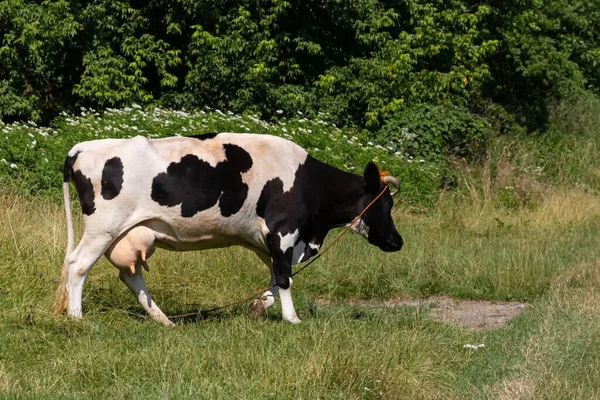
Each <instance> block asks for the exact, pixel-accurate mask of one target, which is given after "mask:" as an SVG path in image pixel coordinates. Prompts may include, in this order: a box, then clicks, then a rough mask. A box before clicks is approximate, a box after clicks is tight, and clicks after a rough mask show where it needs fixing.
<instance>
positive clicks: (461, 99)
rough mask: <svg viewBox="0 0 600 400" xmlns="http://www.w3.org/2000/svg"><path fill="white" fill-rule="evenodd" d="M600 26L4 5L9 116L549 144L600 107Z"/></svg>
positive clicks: (479, 16) (546, 19)
mask: <svg viewBox="0 0 600 400" xmlns="http://www.w3.org/2000/svg"><path fill="white" fill-rule="evenodd" d="M599 21H600V0H586V1H583V0H576V1H571V2H568V3H564V2H561V1H559V0H535V1H534V0H521V1H518V2H505V1H497V0H487V1H484V2H478V3H473V2H471V1H467V0H449V1H442V0H411V1H407V2H388V1H382V0H356V1H352V2H339V1H334V0H319V1H314V0H308V1H303V2H287V1H284V0H271V1H269V2H257V1H255V0H254V1H252V0H237V1H233V0H216V1H215V0H210V1H209V0H180V1H177V2H174V1H167V0H151V1H147V2H142V1H124V0H111V1H108V0H98V1H94V2H88V1H66V0H45V1H36V2H33V1H27V0H5V1H2V2H0V37H1V38H2V39H1V43H0V117H1V118H2V119H3V120H4V121H9V120H15V119H20V120H28V119H31V120H34V121H38V122H39V121H42V122H48V121H50V120H51V118H52V117H53V116H55V115H57V113H59V112H60V111H62V110H68V111H69V110H70V111H74V110H78V109H79V107H80V106H86V107H94V108H105V107H115V106H123V105H127V104H131V103H132V102H138V103H148V102H160V103H162V104H163V105H166V106H169V107H173V108H177V109H182V108H186V109H191V108H197V107H199V108H202V107H205V106H209V107H213V108H221V109H224V110H232V111H234V112H236V113H241V112H245V111H250V112H253V113H258V114H259V115H260V116H261V117H262V118H267V119H269V118H271V117H277V116H287V117H290V116H292V115H295V113H296V111H302V112H304V113H305V114H309V115H312V116H316V115H317V114H318V113H319V112H321V113H324V114H325V115H326V116H323V117H321V118H326V119H327V120H328V121H329V122H335V123H336V124H338V125H353V126H356V127H358V128H366V129H368V130H369V132H370V134H371V136H372V138H375V137H376V132H378V131H379V129H381V127H383V126H384V125H386V123H387V124H388V125H387V126H388V127H387V128H386V129H384V130H382V132H385V131H386V130H388V131H389V128H390V127H393V126H394V127H395V126H397V125H398V123H399V121H401V120H402V119H403V118H405V117H403V116H410V115H412V114H414V113H415V112H417V111H415V110H419V109H422V108H423V105H424V104H427V105H433V106H444V107H448V106H450V105H451V106H456V107H460V108H461V110H469V111H468V112H470V113H473V114H476V115H479V116H481V117H482V118H484V119H486V120H488V121H489V123H491V124H492V125H493V126H497V127H499V128H500V129H501V130H509V131H511V130H514V128H515V127H517V128H518V126H524V127H527V128H528V129H530V130H538V129H543V128H545V127H546V125H547V123H548V121H549V113H550V112H551V111H552V109H553V107H554V106H555V105H556V104H559V103H560V102H561V101H562V99H564V98H565V97H566V96H567V95H569V93H574V92H576V91H580V92H584V93H588V95H589V96H591V97H592V98H597V97H595V96H597V95H598V94H599V90H600V68H598V66H599V65H600V22H599ZM462 112H463V111H461V113H462ZM417 113H418V112H417ZM434 114H435V113H434ZM415 115H416V114H415ZM437 117H439V118H442V120H435V121H432V124H433V125H434V126H438V127H439V126H441V124H443V123H444V122H443V118H444V115H443V113H440V114H435V115H433V116H432V118H437ZM465 118H467V120H471V121H476V120H479V119H478V118H477V117H465ZM409 119H410V118H409ZM465 121H466V120H465ZM460 125H461V124H460V123H459V124H457V125H455V126H457V127H459V126H460ZM442 131H444V130H443V129H442V130H438V131H437V132H436V133H431V134H430V135H431V137H437V136H438V135H439V134H441V133H440V132H442ZM445 132H447V133H443V135H445V136H444V138H443V141H444V143H446V144H447V146H448V148H449V149H453V148H454V147H459V148H460V151H459V153H464V154H467V155H468V154H470V153H473V154H478V153H479V149H474V150H473V149H469V148H467V147H468V143H466V142H465V141H464V140H463V139H464V138H465V137H469V135H470V134H466V136H465V135H464V134H463V135H459V137H457V138H456V140H455V137H454V136H453V133H451V132H453V131H452V130H446V131H445ZM436 140H437V139H436ZM425 141H426V139H425V138H420V139H419V140H418V143H419V145H420V146H421V145H425ZM478 143H479V142H478ZM481 143H483V142H481ZM466 145H467V147H465V146H466ZM426 146H430V147H433V148H435V147H436V146H437V144H436V143H429V144H426ZM432 151H434V152H437V150H432Z"/></svg>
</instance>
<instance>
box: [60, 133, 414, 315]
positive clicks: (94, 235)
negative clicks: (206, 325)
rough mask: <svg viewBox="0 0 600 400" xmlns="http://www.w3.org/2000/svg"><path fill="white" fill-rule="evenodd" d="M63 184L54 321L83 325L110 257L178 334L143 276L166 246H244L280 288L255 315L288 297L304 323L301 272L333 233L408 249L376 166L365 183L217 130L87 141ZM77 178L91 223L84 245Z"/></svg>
mask: <svg viewBox="0 0 600 400" xmlns="http://www.w3.org/2000/svg"><path fill="white" fill-rule="evenodd" d="M63 175H64V179H63V195H64V204H65V213H66V220H67V235H68V243H67V250H66V256H65V261H64V263H63V267H62V272H61V278H60V284H59V288H58V289H57V295H56V304H55V313H56V314H60V313H62V312H64V311H65V310H66V311H67V313H68V315H69V316H72V317H75V318H81V316H82V306H81V297H82V290H83V284H84V282H85V280H86V277H87V276H88V274H89V272H90V269H91V268H92V266H93V265H94V264H95V263H96V262H97V261H98V260H99V258H100V257H102V255H103V254H104V255H105V256H106V257H107V258H108V259H109V260H110V262H111V263H113V264H114V265H115V266H116V267H117V268H118V269H119V271H120V272H119V278H120V279H121V280H122V281H123V282H124V283H125V285H127V287H128V288H129V289H130V291H131V292H132V293H133V294H134V295H135V297H136V298H137V299H138V301H139V302H140V304H141V305H142V307H143V308H144V309H145V310H146V312H147V313H148V314H149V315H150V317H151V318H152V319H153V320H154V321H156V322H158V323H161V324H163V325H165V326H172V325H173V324H172V322H171V321H170V320H169V319H168V318H167V316H166V315H165V314H164V313H163V312H162V311H161V310H160V308H159V307H158V305H156V303H155V302H154V301H153V300H152V297H151V296H150V293H149V292H148V288H147V287H146V283H145V281H144V278H143V275H142V268H145V269H146V270H148V264H147V259H148V257H150V256H151V255H152V253H153V252H154V250H155V248H156V247H159V248H164V249H168V250H174V251H189V250H203V249H209V248H220V247H228V246H233V245H238V246H243V247H245V248H247V249H250V250H252V251H253V252H254V253H256V255H258V257H259V258H260V259H261V260H262V261H263V262H264V263H265V264H267V266H268V267H269V269H270V271H271V285H274V286H273V287H272V288H271V289H270V290H268V291H266V292H264V293H263V294H262V296H259V298H258V299H257V300H256V301H255V302H254V303H253V305H252V306H251V307H254V309H258V310H261V309H268V308H269V307H271V306H273V304H274V303H275V298H276V297H277V296H279V299H280V302H281V313H282V317H283V319H284V320H285V321H289V322H291V323H299V322H300V319H299V318H298V316H297V315H296V311H295V309H294V305H293V303H292V297H291V288H292V284H293V281H292V278H291V274H292V265H295V264H297V263H301V262H303V261H306V260H308V259H309V258H311V257H313V256H314V255H316V254H317V253H318V252H319V250H320V248H321V245H322V244H323V241H324V239H325V236H326V235H327V233H328V232H329V231H330V230H331V229H333V228H336V227H343V226H349V225H351V228H352V229H353V230H354V231H355V232H357V233H359V234H360V235H362V236H364V237H365V238H366V239H367V240H368V242H369V243H371V244H373V245H375V246H377V247H379V248H380V249H381V250H383V251H385V252H393V251H398V250H400V249H401V248H402V245H403V243H404V240H403V238H402V236H400V234H399V233H398V231H397V230H396V227H395V225H394V222H393V220H392V217H391V210H392V205H393V201H392V195H393V193H392V192H390V189H389V188H388V184H391V185H392V186H395V188H396V189H397V188H398V187H399V181H398V179H397V178H394V177H393V176H391V175H387V176H383V175H381V174H380V171H379V169H378V168H377V166H376V165H375V164H374V163H371V162H370V163H368V164H367V165H366V167H365V169H364V173H363V175H362V176H359V175H354V174H351V173H348V172H344V171H342V170H339V169H337V168H335V167H333V166H330V165H328V164H326V163H323V162H321V161H319V160H317V159H315V158H313V157H311V156H310V155H309V154H308V153H307V152H306V151H305V150H304V149H303V148H302V147H300V146H298V145H296V144H295V143H293V142H291V141H288V140H286V139H283V138H280V137H276V136H270V135H261V134H241V133H210V134H203V135H196V136H187V137H184V136H175V137H168V138H162V139H148V138H146V137H142V136H136V137H133V138H129V139H103V140H93V141H89V142H82V143H79V144H76V145H75V146H74V147H73V148H72V149H71V150H70V151H69V152H68V155H67V157H66V160H65V164H64V172H63ZM71 181H73V182H74V186H75V188H76V190H77V194H78V197H79V200H80V204H81V211H82V213H83V220H84V226H85V229H84V232H83V235H82V237H81V240H80V242H79V244H78V245H77V247H76V248H74V244H75V241H74V231H73V221H72V215H71V205H70V192H69V186H70V182H71ZM396 191H397V190H396ZM382 192H383V195H381V196H380V197H379V198H378V199H377V200H376V201H375V202H374V203H373V204H372V205H371V206H370V207H369V209H368V210H367V211H366V212H365V213H364V214H363V215H362V217H361V218H360V219H358V220H356V221H353V220H354V219H355V217H357V216H358V215H359V214H360V213H361V211H362V210H363V209H365V207H367V205H368V204H369V203H371V202H372V201H373V200H374V199H376V198H377V196H378V195H379V194H381V193H382Z"/></svg>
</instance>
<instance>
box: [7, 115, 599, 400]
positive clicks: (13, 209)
mask: <svg viewBox="0 0 600 400" xmlns="http://www.w3.org/2000/svg"><path fill="white" fill-rule="evenodd" d="M84 112H85V110H84ZM280 122H281V123H277V124H267V123H265V122H264V121H260V120H258V119H257V118H255V117H253V116H248V115H246V116H237V115H233V114H223V113H220V112H218V111H213V112H207V113H199V114H193V115H191V114H185V113H181V112H173V111H167V110H160V109H152V110H141V109H139V108H131V109H125V110H108V111H107V112H106V113H105V114H104V115H98V114H96V113H90V112H87V115H84V116H82V117H80V118H70V117H67V116H65V117H64V118H63V119H62V120H61V121H58V122H56V123H55V125H54V127H53V129H52V130H49V129H44V128H38V127H34V126H29V125H26V124H14V125H1V126H0V128H1V129H0V131H1V132H2V133H1V134H0V221H1V222H0V310H2V311H1V312H0V398H9V399H19V398H31V399H38V398H47V399H55V398H67V399H68V398H84V397H86V398H100V399H103V398H108V399H120V398H123V399H137V398H207V399H213V398H223V399H231V398H240V399H255V398H256V399H263V398H277V399H281V398H298V399H318V398H321V399H348V398H356V399H378V398H384V399H440V398H441V399H517V398H518V399H544V398H546V399H563V398H564V399H590V398H600V356H599V354H600V335H599V334H598V332H600V317H599V315H600V272H599V271H600V261H599V260H600V247H599V246H598V239H599V236H600V232H599V230H600V196H599V195H598V193H599V192H598V191H599V188H600V186H599V185H600V178H599V177H600V173H599V171H600V168H599V165H600V152H599V151H598V150H597V148H596V144H595V142H594V140H593V138H592V139H590V138H591V137H592V135H587V136H588V139H581V138H576V137H570V136H556V137H553V136H548V137H546V138H536V137H530V138H519V139H518V140H515V139H514V138H513V139H510V138H499V139H498V140H496V141H495V142H494V143H492V144H491V147H490V154H489V157H488V158H487V160H484V162H483V163H482V164H481V165H479V166H476V167H474V166H472V165H468V164H467V163H466V162H464V161H462V160H454V161H453V162H452V165H451V167H450V168H448V167H446V166H440V165H430V164H428V163H421V162H420V160H410V159H409V158H406V157H404V156H403V155H401V154H396V153H395V152H393V151H390V150H389V149H386V148H384V147H382V146H379V147H377V146H373V145H370V144H369V143H368V142H367V141H365V140H364V138H361V137H360V135H359V134H357V133H356V132H352V131H349V130H343V131H342V130H338V129H336V128H335V127H332V126H329V125H327V124H326V123H324V122H322V121H321V122H319V121H307V120H305V119H303V118H301V116H299V118H296V119H292V120H282V121H280ZM222 130H229V131H248V130H250V131H256V132H261V133H272V134H279V135H282V136H286V135H288V136H290V137H292V138H293V139H294V140H295V141H296V142H298V143H300V144H301V145H303V146H304V147H306V148H307V149H308V150H309V151H310V152H311V153H312V154H314V155H315V156H317V157H318V158H320V159H323V160H324V161H327V162H330V163H333V164H335V165H337V166H339V167H341V168H343V169H346V170H349V171H354V172H359V170H360V169H361V168H362V167H363V166H364V164H365V163H366V162H367V161H369V160H375V161H378V162H379V163H380V165H382V166H385V167H386V168H388V167H389V168H390V169H391V170H392V172H393V173H394V174H396V175H397V176H399V177H400V178H401V180H402V184H403V186H402V190H401V194H400V195H399V196H398V197H397V199H396V201H397V202H398V203H399V204H400V205H399V207H397V208H396V209H395V211H394V214H395V215H394V218H395V220H396V225H397V227H398V230H399V231H400V232H401V234H402V235H403V236H404V238H405V240H406V244H405V247H404V248H403V250H402V251H401V252H399V253H393V254H384V253H382V252H380V251H379V250H378V249H376V248H374V247H372V246H369V245H368V244H367V243H366V242H365V241H364V240H363V239H362V238H360V237H358V236H357V235H347V236H346V237H344V238H343V240H342V241H341V242H340V243H339V244H338V245H336V246H335V247H334V248H333V249H332V250H331V252H330V253H328V254H327V255H326V256H324V257H322V258H321V259H319V261H317V263H315V264H314V265H313V266H311V267H310V268H309V269H307V270H306V271H304V272H302V273H301V274H300V275H298V276H297V277H296V278H295V279H294V282H295V284H294V290H293V297H294V302H295V306H296V309H297V311H298V314H299V316H300V318H301V319H302V320H303V323H302V324H300V325H299V326H292V325H290V324H287V323H284V322H283V321H282V320H281V317H280V307H279V305H278V304H277V305H276V306H275V307H274V308H273V309H272V310H270V311H269V313H268V314H267V315H266V316H265V317H263V318H259V319H252V318H250V317H248V316H247V313H246V307H247V305H241V306H237V307H233V308H232V309H226V310H221V311H219V312H216V313H212V314H205V313H202V314H201V317H200V318H185V319H179V320H178V321H177V323H178V326H177V327H176V328H174V329H165V328H162V327H161V326H158V325H157V324H155V323H153V322H152V321H150V320H149V319H148V318H147V317H146V316H145V314H144V312H143V310H142V308H141V307H140V306H139V305H137V302H136V301H135V299H134V298H133V296H131V294H130V293H129V291H128V290H127V289H126V287H125V286H124V285H123V284H122V283H121V282H120V281H119V280H118V278H117V271H116V269H115V268H114V267H112V266H110V265H109V263H108V262H107V261H106V260H102V261H100V262H99V263H98V264H97V265H96V266H95V267H94V269H93V270H92V272H91V275H90V277H89V279H88V282H87V283H86V285H85V287H84V299H83V305H84V315H83V320H82V321H73V320H70V319H69V318H66V317H64V316H58V317H54V316H52V315H51V310H52V304H53V299H54V291H55V290H56V287H57V285H58V277H59V273H60V268H61V265H62V262H63V258H64V251H65V246H66V231H65V222H64V211H63V209H62V207H61V205H60V204H59V203H58V202H56V199H57V198H59V197H60V196H59V194H60V193H59V189H60V168H61V163H62V162H63V159H64V154H65V152H66V151H67V149H68V148H70V147H71V146H72V145H73V144H74V143H76V142H78V141H81V140H90V139H94V138H100V137H106V136H119V137H125V136H131V135H133V134H135V132H137V133H142V134H145V135H153V136H166V135H173V134H176V133H181V134H191V133H198V132H206V131H222ZM355 134H356V135H357V136H354V135H355ZM286 137H287V136H286ZM327 149H331V150H327ZM320 150H327V151H320ZM384 162H385V164H384ZM13 164H14V166H13ZM24 193H25V194H24ZM75 207H76V206H75ZM79 214H80V212H79V210H75V215H76V216H78V215H79ZM75 225H76V236H77V237H80V235H81V220H80V219H79V218H78V217H76V220H75ZM334 235H335V232H334V233H333V234H331V235H330V236H329V238H328V240H332V238H333V237H334ZM149 264H150V268H151V270H150V272H149V273H145V277H146V280H147V282H148V286H149V289H150V292H151V293H152V295H153V298H154V299H155V300H156V302H157V303H158V304H159V306H160V307H161V308H162V309H163V311H165V313H166V314H167V315H176V314H181V313H188V312H196V311H202V310H207V309H210V308H212V307H214V306H218V305H222V304H226V303H229V302H231V301H233V300H236V299H239V298H242V297H245V296H247V295H248V294H250V293H253V292H255V291H257V290H258V289H260V288H262V287H264V286H265V285H266V283H267V281H268V275H269V274H268V271H267V268H266V267H265V266H264V265H263V264H262V262H261V261H260V260H258V258H257V257H256V256H255V255H254V254H253V253H251V252H249V251H247V250H244V249H241V248H230V249H221V250H210V251H204V252H194V253H170V252H167V251H158V252H157V254H155V255H154V256H153V257H152V258H151V259H150V260H149ZM431 295H445V296H451V297H453V298H463V299H485V300H518V301H526V302H527V303H528V306H527V307H526V308H525V311H524V312H523V313H522V314H521V315H520V316H518V317H517V318H516V319H514V320H512V321H511V322H509V324H508V325H507V326H506V327H504V328H502V329H499V330H495V331H471V330H468V329H466V328H464V327H460V326H456V325H447V324H444V323H441V322H439V321H437V320H435V319H433V318H432V317H431V316H430V315H429V313H428V309H427V308H426V307H423V306H422V307H397V308H384V307H372V306H357V305H355V304H357V302H356V301H355V300H357V299H377V300H383V299H389V298H396V297H399V298H421V297H428V296H431ZM321 299H326V300H330V303H329V304H327V305H325V304H324V303H323V302H320V301H319V300H321ZM466 343H471V344H475V343H485V345H486V347H485V349H481V350H478V351H473V350H469V349H464V348H463V345H464V344H466Z"/></svg>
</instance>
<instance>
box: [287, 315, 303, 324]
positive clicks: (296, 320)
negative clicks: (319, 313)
mask: <svg viewBox="0 0 600 400" xmlns="http://www.w3.org/2000/svg"><path fill="white" fill-rule="evenodd" d="M283 319H284V320H285V321H287V322H289V323H292V324H299V323H301V322H302V321H300V318H298V316H296V315H293V316H291V317H288V318H286V317H284V318H283Z"/></svg>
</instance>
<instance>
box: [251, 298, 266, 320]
mask: <svg viewBox="0 0 600 400" xmlns="http://www.w3.org/2000/svg"><path fill="white" fill-rule="evenodd" d="M265 311H267V307H265V303H264V302H263V301H262V300H261V299H256V300H254V301H253V302H252V304H250V308H249V309H248V314H249V315H250V316H251V317H254V318H258V317H260V316H261V315H263V314H264V313H265Z"/></svg>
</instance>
